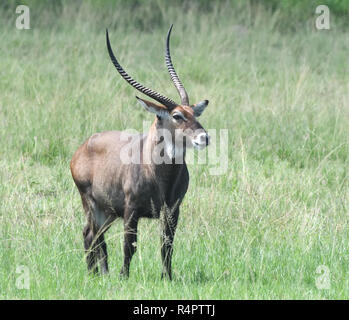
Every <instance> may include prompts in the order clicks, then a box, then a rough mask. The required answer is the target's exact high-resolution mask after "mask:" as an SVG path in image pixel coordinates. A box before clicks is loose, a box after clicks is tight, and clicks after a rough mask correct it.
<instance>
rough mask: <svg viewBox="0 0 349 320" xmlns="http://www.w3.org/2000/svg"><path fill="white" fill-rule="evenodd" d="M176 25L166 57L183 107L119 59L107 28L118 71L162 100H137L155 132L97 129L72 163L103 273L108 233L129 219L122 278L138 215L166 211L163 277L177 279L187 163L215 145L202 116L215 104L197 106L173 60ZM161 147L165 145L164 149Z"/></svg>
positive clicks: (93, 262) (91, 252) (91, 266)
mask: <svg viewBox="0 0 349 320" xmlns="http://www.w3.org/2000/svg"><path fill="white" fill-rule="evenodd" d="M171 30H172V26H171V27H170V29H169V31H168V34H167V38H166V51H165V60H166V65H167V69H168V71H169V73H170V75H171V79H172V81H173V83H174V85H175V87H176V88H177V90H178V92H179V95H180V98H181V104H177V103H175V102H174V101H173V100H171V99H169V98H167V97H165V96H163V95H161V94H159V93H157V92H155V91H153V90H151V89H148V88H147V87H145V86H143V85H141V84H140V83H138V82H137V81H136V80H134V79H133V78H131V77H130V76H129V75H128V74H127V73H126V72H125V70H124V69H123V68H122V67H121V65H120V64H119V62H118V61H117V59H116V58H115V56H114V53H113V50H112V48H111V46H110V42H109V36H108V30H107V31H106V41H107V48H108V52H109V56H110V59H111V61H112V62H113V64H114V66H115V68H116V70H117V71H118V72H119V74H120V75H121V76H122V77H123V78H124V79H125V80H126V81H127V82H128V83H129V84H130V85H131V86H132V87H134V88H135V89H137V90H138V91H140V92H141V93H143V94H145V95H147V96H148V97H150V98H152V99H154V100H156V101H157V102H159V103H160V104H156V103H153V102H150V101H147V100H143V99H141V98H138V97H136V98H137V100H138V101H139V102H140V104H141V105H142V106H143V107H144V108H145V109H146V110H148V111H150V112H152V113H154V114H155V115H156V118H155V121H154V122H153V124H152V126H151V128H150V130H149V132H148V133H147V134H136V135H134V134H131V133H127V132H125V131H123V132H120V131H107V132H102V133H96V134H94V135H92V136H91V137H90V138H89V139H87V140H86V141H85V143H84V144H82V145H81V146H80V148H79V149H78V150H77V151H76V152H75V154H74V156H73V159H72V161H71V163H70V168H71V172H72V176H73V179H74V181H75V184H76V186H77V188H78V189H79V192H80V195H81V199H82V204H83V207H84V210H85V212H86V217H87V225H86V226H85V228H84V230H83V236H84V246H85V250H86V260H87V267H88V270H89V271H91V272H98V267H97V262H99V264H100V268H101V272H102V273H107V272H108V263H107V258H108V255H107V246H106V243H105V241H104V232H105V231H106V230H107V229H108V228H109V226H110V224H111V222H112V221H113V220H114V219H116V218H117V217H122V218H123V221H124V230H125V231H124V263H123V267H122V269H121V275H124V276H126V277H127V276H128V275H129V267H130V262H131V259H132V256H133V254H134V253H135V251H136V241H137V224H138V219H139V218H143V217H146V218H159V217H160V216H161V217H162V219H161V220H162V222H163V223H162V226H163V230H162V235H161V257H162V263H163V269H162V277H163V276H164V275H165V276H166V275H167V276H168V277H169V278H170V279H171V278H172V276H171V257H172V246H173V238H174V234H175V231H176V226H177V220H178V215H179V206H180V204H181V202H182V200H183V198H184V195H185V193H186V192H187V188H188V183H189V174H188V169H187V166H186V163H185V153H186V147H194V148H197V149H202V148H204V147H206V146H207V145H208V144H209V136H208V134H207V132H206V131H205V130H204V129H203V127H202V126H201V124H200V123H199V122H198V121H197V120H196V118H197V117H198V116H200V115H201V113H202V112H203V111H204V109H205V108H206V107H207V104H208V101H207V100H204V101H202V102H199V103H197V104H195V105H190V104H189V98H188V95H187V92H186V91H185V89H184V87H183V85H182V83H181V81H180V80H179V78H178V76H177V74H176V71H175V69H174V67H173V65H172V61H171V55H170V48H169V41H170V35H171ZM164 132H165V133H166V132H167V133H169V134H164ZM159 145H162V146H163V148H162V151H161V150H160V152H159V148H158V146H159ZM125 150H128V151H127V152H124V151H125ZM125 154H126V155H131V158H132V156H133V155H134V154H139V160H138V161H133V160H134V158H132V159H131V160H132V161H128V160H130V158H128V157H127V156H125ZM159 159H160V160H161V161H159ZM160 213H161V215H160Z"/></svg>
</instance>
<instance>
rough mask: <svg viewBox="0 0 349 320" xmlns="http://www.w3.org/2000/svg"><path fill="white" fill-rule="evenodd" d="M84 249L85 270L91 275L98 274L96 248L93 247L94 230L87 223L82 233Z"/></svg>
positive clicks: (90, 224)
mask: <svg viewBox="0 0 349 320" xmlns="http://www.w3.org/2000/svg"><path fill="white" fill-rule="evenodd" d="M83 236H84V247H85V254H86V263H87V270H88V271H89V272H92V273H97V272H98V267H97V253H98V248H97V246H96V245H95V239H94V238H95V230H94V227H93V225H92V223H90V222H88V223H87V225H86V226H85V228H84V231H83Z"/></svg>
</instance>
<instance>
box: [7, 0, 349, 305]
mask: <svg viewBox="0 0 349 320" xmlns="http://www.w3.org/2000/svg"><path fill="white" fill-rule="evenodd" d="M29 5H30V9H31V29H30V30H22V31H20V30H17V29H16V28H15V18H16V15H15V13H14V11H13V10H12V9H11V8H10V9H4V10H3V11H2V12H1V13H0V15H1V16H2V17H3V18H2V19H0V28H1V32H0V43H1V46H0V61H1V69H0V139H1V148H0V181H1V184H0V295H1V297H2V298H6V299H10V298H36V299H42V298H47V299H51V298H58V299H62V298H68V299H80V298H94V299H105V298H107V299H109V298H116V299H128V298H129V299H134V298H138V299H141V298H144V299H163V298H167V299H171V298H174V299H178V298H185V299H196V298H200V299H201V298H208V299H234V298H239V299H240V298H242V299H245V298H257V299H260V298H264V299H273V298H296V299H300V298H310V299H314V298H348V297H349V276H348V240H349V237H348V195H349V185H348V164H349V160H348V154H349V145H348V134H349V129H348V128H349V111H348V104H349V87H348V83H349V67H348V59H347V56H348V52H349V33H348V31H347V30H346V29H345V28H343V27H340V26H339V25H338V24H334V25H332V27H331V29H330V30H329V31H317V30H315V29H314V26H313V24H312V23H309V21H312V19H315V15H314V17H313V16H309V17H308V18H309V19H308V22H304V24H303V25H298V27H297V32H291V31H290V30H287V31H285V30H284V29H283V28H280V23H281V20H280V19H281V16H280V11H277V10H276V11H272V10H269V9H268V8H265V7H263V6H257V7H254V6H253V7H252V6H251V5H250V4H249V2H244V1H238V2H236V3H233V4H231V3H227V2H221V3H220V4H219V5H217V6H215V7H209V8H206V9H205V8H201V7H200V2H195V3H194V4H181V3H176V4H174V5H169V4H167V3H166V4H165V2H162V1H153V2H152V3H151V4H148V2H146V3H143V2H139V4H138V6H136V7H132V5H131V4H126V3H125V2H120V1H118V2H116V4H115V5H114V6H111V5H110V7H108V6H107V5H106V7H101V6H97V5H96V4H92V2H91V3H89V2H84V3H79V2H77V3H75V4H74V3H70V2H69V3H68V2H66V1H62V2H60V5H59V7H57V8H56V9H52V8H51V9H46V10H45V8H44V7H41V6H39V5H37V3H34V2H33V3H32V5H31V4H30V3H29ZM154 17H156V19H155V18H154ZM153 18H154V19H153ZM170 23H174V31H173V37H172V55H173V60H174V64H175V66H176V69H177V71H178V73H179V74H180V76H181V79H182V80H183V83H184V84H185V86H186V88H187V91H188V92H189V94H190V98H191V101H192V102H195V101H198V100H201V99H209V100H210V105H209V107H208V108H207V110H206V111H205V113H204V114H203V116H202V118H201V123H202V124H203V125H204V127H205V128H207V129H208V128H216V129H218V130H219V129H228V130H229V152H228V156H229V163H228V171H227V173H226V174H224V175H220V176H211V175H210V174H209V170H208V169H209V168H208V167H207V166H203V165H200V166H199V165H191V166H190V167H189V171H190V175H191V180H190V187H189V191H188V193H187V196H186V198H185V201H184V203H183V204H182V207H181V215H180V221H179V226H178V231H177V234H176V238H175V249H174V250H175V251H174V259H173V264H174V281H172V282H168V281H161V280H160V272H161V259H160V233H159V223H158V221H149V220H144V221H143V220H142V221H141V223H140V230H139V243H138V251H137V254H136V255H135V257H134V259H133V261H132V264H131V275H130V279H129V280H128V281H121V280H120V279H119V278H118V272H119V269H120V268H121V263H122V239H123V237H122V231H123V230H122V223H120V221H117V222H116V223H115V224H114V225H113V227H112V228H111V229H110V230H109V231H108V233H107V244H108V250H109V254H110V255H109V256H110V267H111V274H110V276H109V277H89V276H88V275H87V273H86V266H85V262H84V253H83V244H82V228H83V226H84V224H85V221H84V215H83V210H82V206H81V203H80V199H79V195H78V192H77V190H76V188H75V186H74V184H73V181H72V179H71V176H70V172H69V161H70V158H71V156H72V154H73V153H74V151H75V150H76V149H77V147H78V146H79V145H80V144H81V143H82V142H83V141H84V140H85V139H86V138H87V137H88V136H90V135H91V134H92V133H94V132H98V131H105V130H113V129H115V130H123V129H126V128H135V129H137V130H139V131H141V130H142V122H143V121H144V120H148V121H150V120H152V118H153V117H152V116H151V115H150V114H148V113H146V112H145V111H144V110H143V109H141V107H140V106H139V105H138V104H137V102H136V100H135V98H134V95H135V92H134V90H133V89H132V88H129V87H128V86H127V84H126V83H125V82H124V81H123V80H122V79H121V78H120V77H119V76H118V74H117V73H116V71H115V69H114V68H113V67H112V65H111V63H110V61H109V58H108V56H107V52H106V46H105V33H104V32H105V28H106V27H108V28H109V33H110V37H111V42H112V44H113V47H114V48H115V52H116V54H117V56H118V57H119V59H120V61H121V63H122V65H123V66H124V67H125V68H126V70H128V71H129V73H130V74H131V75H133V76H134V77H135V78H136V79H138V80H139V81H140V82H142V83H144V84H145V85H147V86H150V87H152V88H154V89H156V90H158V91H160V92H161V93H163V94H165V95H168V96H170V97H173V98H176V92H175V90H174V88H173V86H172V85H171V83H170V80H169V76H168V74H167V72H166V70H165V67H164V57H163V50H164V37H165V34H166V31H167V28H168V27H169V25H170ZM154 252H155V254H154ZM21 265H24V266H26V267H28V269H29V274H30V287H29V289H28V290H26V289H22V290H21V289H18V288H17V286H16V280H17V279H18V277H19V275H20V274H19V273H16V268H17V267H18V266H21ZM321 265H325V266H326V267H327V268H328V270H329V275H330V278H329V279H330V287H329V289H319V288H318V287H317V286H316V280H317V278H318V277H319V276H320V274H317V273H316V270H317V268H318V267H319V266H321Z"/></svg>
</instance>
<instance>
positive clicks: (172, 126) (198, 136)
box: [106, 25, 210, 149]
mask: <svg viewBox="0 0 349 320" xmlns="http://www.w3.org/2000/svg"><path fill="white" fill-rule="evenodd" d="M172 27H173V25H171V27H170V29H169V30H168V33H167V37H166V50H165V61H166V66H167V69H168V72H169V74H170V76H171V79H172V82H173V84H174V85H175V87H176V89H177V91H178V93H179V96H180V98H181V103H180V104H178V103H176V102H174V101H173V100H171V99H169V98H167V97H165V96H163V95H161V94H159V93H158V92H156V91H154V90H151V89H149V88H147V87H145V86H143V85H142V84H140V83H139V82H137V81H136V80H134V79H133V78H132V77H131V76H129V75H128V74H127V73H126V71H125V70H124V69H123V68H122V67H121V65H120V64H119V62H118V61H117V59H116V58H115V55H114V53H113V50H112V48H111V45H110V42H109V36H108V30H107V31H106V40H107V47H108V52H109V56H110V59H111V61H112V62H113V64H114V66H115V68H116V69H117V71H118V72H119V74H120V75H121V76H122V77H123V78H124V79H125V80H126V81H127V82H128V83H129V84H130V85H131V86H132V87H134V88H135V89H137V90H138V91H140V92H142V93H143V94H145V95H147V96H148V97H150V98H152V99H154V100H156V101H157V102H158V103H154V102H151V101H148V100H144V99H141V98H139V97H137V96H136V98H137V100H138V101H139V102H140V104H141V105H142V106H143V107H144V108H145V109H146V110H148V111H149V112H152V113H154V114H155V115H156V116H157V123H156V128H157V129H165V130H167V131H168V132H169V133H170V134H171V137H172V143H175V141H182V142H184V144H185V146H186V147H194V148H197V149H203V148H205V147H206V146H207V145H208V144H209V140H210V137H209V135H208V134H207V132H206V131H205V129H204V128H203V127H202V126H201V124H200V123H199V121H197V118H198V117H199V116H200V115H201V114H202V113H203V111H204V110H205V108H206V107H207V105H208V100H203V101H201V102H199V103H196V104H193V105H190V104H189V97H188V94H187V92H186V90H185V88H184V86H183V84H182V82H181V81H180V80H179V77H178V75H177V73H176V71H175V69H174V66H173V64H172V60H171V54H170V36H171V31H172Z"/></svg>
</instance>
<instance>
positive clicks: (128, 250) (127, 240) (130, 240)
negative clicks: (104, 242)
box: [120, 209, 138, 278]
mask: <svg viewBox="0 0 349 320" xmlns="http://www.w3.org/2000/svg"><path fill="white" fill-rule="evenodd" d="M137 225H138V216H137V212H136V211H135V210H131V209H125V213H124V265H123V267H122V268H121V271H120V275H121V276H124V277H127V278H128V276H129V274H130V263H131V259H132V256H133V255H134V253H135V252H136V250H137Z"/></svg>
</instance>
